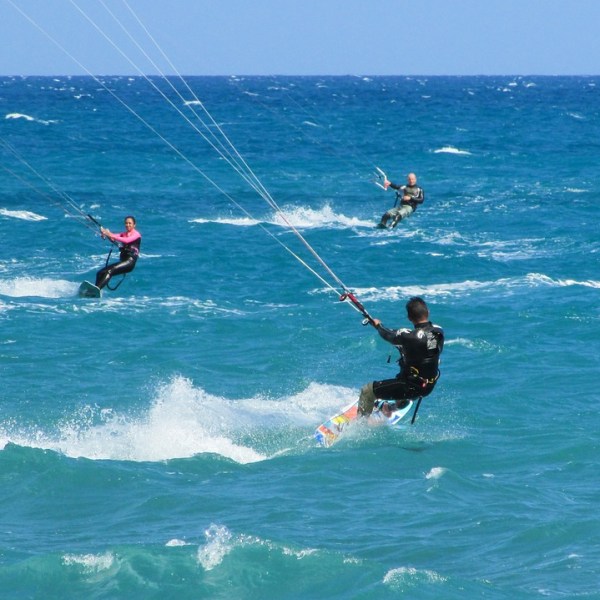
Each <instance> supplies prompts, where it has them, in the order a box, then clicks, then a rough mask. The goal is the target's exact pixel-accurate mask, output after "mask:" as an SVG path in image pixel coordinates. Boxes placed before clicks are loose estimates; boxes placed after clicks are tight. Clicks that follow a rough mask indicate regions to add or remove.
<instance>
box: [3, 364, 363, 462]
mask: <svg viewBox="0 0 600 600" xmlns="http://www.w3.org/2000/svg"><path fill="white" fill-rule="evenodd" d="M356 394H357V391H356V390H350V389H348V388H341V387H338V386H327V385H320V384H311V385H309V386H308V388H307V389H305V390H304V391H303V392H301V393H299V394H297V395H294V396H292V397H285V398H279V399H268V398H265V397H263V396H258V397H253V398H240V399H234V400H231V399H227V398H223V397H216V396H213V395H211V394H208V393H207V392H205V391H204V390H203V389H202V388H196V387H195V386H194V385H193V384H192V382H191V381H190V380H188V379H186V378H184V377H180V376H176V377H173V378H172V380H171V381H169V382H167V383H165V384H163V385H160V386H159V387H158V389H157V390H156V395H155V397H154V398H153V400H152V401H151V404H150V406H149V408H148V410H147V411H143V412H141V413H140V414H137V415H129V414H121V413H118V412H117V411H114V410H112V409H110V408H103V409H96V408H93V407H89V406H86V407H83V408H82V409H81V411H80V412H79V413H78V414H74V415H72V416H71V417H69V418H67V419H66V420H65V421H64V422H63V423H61V424H59V425H58V430H59V433H58V434H50V433H48V434H44V433H43V432H42V433H40V432H36V433H35V434H30V433H29V432H28V431H21V430H19V429H18V427H17V428H14V427H4V428H0V442H2V445H3V446H5V445H6V444H8V443H15V444H18V445H20V446H25V447H33V448H41V449H49V450H54V451H56V452H60V453H61V454H64V455H66V456H70V457H73V458H78V457H85V458H89V459H92V460H130V461H163V460H169V459H179V458H189V457H192V456H196V455H199V454H211V455H218V456H221V457H223V458H226V459H229V460H232V461H234V462H237V463H240V464H247V463H253V462H259V461H263V460H268V459H269V458H272V457H274V456H278V455H280V454H281V453H282V452H284V451H285V450H286V448H287V447H288V444H289V443H290V438H289V435H288V434H287V432H288V431H290V429H297V428H299V427H300V428H303V429H304V430H306V429H309V430H310V431H311V433H312V429H313V427H316V426H317V425H318V424H319V423H321V422H322V421H323V420H325V418H326V417H328V416H331V414H333V413H334V412H336V411H337V410H338V409H339V407H340V406H343V405H345V404H347V403H348V402H349V400H350V399H354V398H355V397H356ZM2 429H4V430H3V431H2ZM267 431H269V432H272V433H273V436H272V437H273V439H274V440H275V441H274V442H273V441H267V442H265V443H263V444H262V445H263V446H265V447H261V441H260V440H261V438H263V437H264V434H265V432H267ZM257 433H259V434H260V435H258V436H257V435H256V434H257ZM298 435H299V436H300V437H303V436H304V435H305V433H302V434H296V433H294V434H293V436H295V437H294V439H293V440H292V443H294V444H297V443H298ZM267 446H268V447H267Z"/></svg>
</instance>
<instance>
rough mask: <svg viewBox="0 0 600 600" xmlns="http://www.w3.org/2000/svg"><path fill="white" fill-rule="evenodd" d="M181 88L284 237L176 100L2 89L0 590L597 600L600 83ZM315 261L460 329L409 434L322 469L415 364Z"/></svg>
mask: <svg viewBox="0 0 600 600" xmlns="http://www.w3.org/2000/svg"><path fill="white" fill-rule="evenodd" d="M186 81H187V83H188V84H189V86H190V88H191V89H192V90H193V92H194V94H195V95H196V97H197V98H198V99H200V100H201V101H202V103H203V106H204V107H205V108H206V109H207V111H208V112H209V114H210V115H211V117H212V118H213V119H214V123H212V122H210V123H209V125H208V126H209V129H210V130H212V131H214V132H215V133H216V134H218V135H220V132H224V133H225V134H226V135H227V137H228V139H229V140H230V141H231V142H232V143H233V145H234V146H235V148H236V149H237V151H239V154H240V155H241V156H242V157H243V159H244V160H245V161H246V163H247V165H248V166H249V167H251V169H252V171H253V173H254V174H255V175H256V176H257V177H258V179H259V181H260V182H261V183H262V184H263V185H264V187H265V188H266V190H268V192H269V194H270V195H271V197H272V198H273V199H274V201H275V202H276V203H277V205H278V206H279V207H280V209H281V210H280V211H277V210H276V209H274V208H273V206H272V205H270V204H269V203H268V202H266V201H265V199H264V198H263V197H261V196H259V195H258V194H257V193H256V192H255V191H254V190H253V189H252V187H251V186H250V185H249V184H248V183H246V181H244V180H243V179H242V178H241V177H240V175H239V174H238V173H237V172H236V170H235V169H234V168H233V167H232V165H231V164H230V162H229V161H228V160H225V159H224V158H223V157H222V156H220V155H219V153H218V152H217V151H216V150H215V148H213V147H211V146H210V145H209V144H208V143H207V142H206V140H205V139H204V138H203V137H202V136H201V135H199V134H198V132H197V131H196V130H194V129H193V128H192V127H191V126H190V123H189V122H188V121H187V120H186V119H185V118H183V117H182V115H181V114H180V113H179V112H178V110H181V111H183V112H184V113H185V114H186V115H187V114H188V113H191V111H190V107H193V106H195V107H196V108H199V106H200V105H199V103H198V102H197V101H195V100H193V97H194V96H193V95H192V94H191V93H190V90H187V88H185V86H183V84H182V83H181V82H180V81H178V80H177V79H173V80H172V83H173V84H174V85H175V86H176V87H177V88H178V89H180V90H181V93H182V96H183V98H184V99H189V102H188V101H182V99H181V98H179V97H176V96H175V95H174V94H173V93H172V91H171V90H170V88H169V86H168V85H167V82H165V81H164V80H161V79H160V78H155V79H152V80H151V81H148V80H146V79H144V78H142V77H101V78H98V79H94V78H93V77H71V78H67V77H46V78H43V77H26V78H20V77H4V78H0V117H1V121H0V153H1V156H2V163H1V164H2V167H3V168H2V169H1V170H0V239H1V240H2V249H1V250H0V323H1V329H0V373H1V381H2V387H1V391H0V449H1V450H0V482H1V484H2V492H1V494H0V596H1V597H2V598H9V599H13V598H15V599H23V598H33V599H38V598H40V599H41V598H44V599H47V598H52V599H54V598H57V599H58V598H60V599H71V598H73V599H79V598H89V599H105V598H106V599H119V598H127V599H130V598H161V599H163V598H176V599H187V598H190V599H199V598H211V599H212V598H215V599H218V598H223V599H225V598H227V599H230V598H234V599H244V600H246V599H248V600H254V599H263V598H276V599H281V600H288V599H320V598H337V599H340V600H345V599H360V600H367V599H377V600H379V599H384V600H385V599H388V598H416V599H428V598H431V599H441V598H443V599H459V598H460V599H463V598H489V599H504V598H507V599H521V598H523V599H526V598H600V521H599V519H598V512H597V511H598V509H599V507H600V491H599V489H598V464H599V461H600V454H599V452H600V415H599V414H598V413H599V411H598V401H599V400H600V394H599V392H598V388H597V384H596V379H597V377H598V368H599V363H600V340H599V334H600V310H599V303H598V295H599V293H600V276H599V275H598V264H599V258H600V256H599V253H600V242H599V238H598V222H599V221H598V219H599V217H600V211H599V208H598V205H599V202H600V162H599V156H600V78H595V77H568V78H567V77H508V76H507V77H350V76H348V77H254V78H250V77H212V78H211V77H190V78H186ZM152 83H153V84H154V85H155V86H156V87H158V88H159V89H161V90H164V93H165V96H166V97H167V98H170V99H171V101H172V102H173V105H171V104H170V102H168V101H167V100H166V98H165V96H162V95H160V94H159V93H158V92H157V90H156V89H155V88H154V87H153V86H152V85H151V84H152ZM174 106H175V107H176V108H177V109H178V110H176V109H175V108H174ZM203 118H205V119H206V115H204V116H203ZM175 149H176V150H175ZM377 166H378V167H380V168H381V169H383V170H384V171H385V172H386V173H387V174H388V177H389V178H390V179H391V180H392V181H395V182H398V183H404V181H405V179H406V175H407V174H408V173H409V172H411V171H414V172H415V173H416V174H417V176H418V182H419V184H420V185H421V186H422V187H423V188H424V189H425V193H426V200H425V203H424V204H423V205H422V206H421V207H419V209H418V210H417V211H416V213H415V214H414V215H413V216H411V217H410V218H409V219H407V220H405V221H403V222H402V223H400V224H399V225H398V227H397V228H396V229H395V230H389V231H381V230H378V229H376V228H375V224H376V223H377V221H378V220H379V218H380V216H381V215H382V213H383V212H384V211H385V210H386V209H388V208H390V207H391V206H392V205H393V203H394V194H393V192H392V191H387V192H384V191H383V190H382V189H380V188H379V187H377V186H376V185H375V184H374V173H375V167H377ZM87 214H91V215H92V216H94V218H96V219H97V220H98V221H99V222H101V223H102V224H103V225H105V226H107V227H109V228H110V229H111V230H112V231H115V232H117V231H123V230H124V227H123V220H124V217H125V216H126V215H134V216H135V217H136V219H137V225H138V229H139V231H140V232H141V233H142V236H143V241H142V253H141V257H140V259H139V261H138V264H137V267H136V269H135V270H134V271H133V272H132V273H131V274H129V275H127V276H126V277H125V278H124V279H123V280H122V282H121V284H120V285H119V287H118V288H117V289H116V290H115V291H109V290H106V291H105V293H104V294H103V297H102V298H101V299H99V300H90V299H82V298H79V297H78V295H77V290H78V286H79V284H80V283H81V282H82V281H83V280H85V279H88V280H92V281H93V280H94V274H95V272H96V271H97V270H98V269H100V268H101V267H102V266H104V264H105V261H106V258H107V254H108V252H109V250H110V247H111V246H110V244H109V243H108V242H107V241H105V240H102V239H101V238H100V237H99V235H97V228H95V226H94V225H93V224H92V223H91V222H90V221H88V222H87V224H86V221H85V218H84V217H85V215H87ZM282 216H283V217H284V218H282ZM298 234H300V235H301V236H302V237H303V239H304V240H305V241H306V244H304V243H302V242H301V240H300V237H299V235H298ZM309 248H312V249H313V250H314V251H315V252H316V253H317V255H318V257H320V258H321V259H322V261H323V262H324V263H325V264H326V265H327V266H328V267H329V268H330V269H331V272H332V273H334V274H335V275H336V276H337V277H338V278H339V280H340V281H342V282H343V283H344V285H345V286H347V287H348V288H349V289H351V290H352V291H353V292H354V293H355V294H356V295H357V297H358V298H359V299H360V300H361V302H362V303H363V304H364V305H365V308H366V309H367V310H368V311H369V313H370V314H371V315H373V316H374V317H377V318H380V319H381V320H382V321H383V323H384V324H385V325H386V326H388V327H406V326H408V325H409V323H408V321H406V316H405V315H406V313H405V310H404V305H405V303H406V301H407V300H408V298H410V297H411V296H413V295H420V296H422V297H423V298H424V299H425V300H426V301H427V302H428V304H429V306H430V309H431V317H432V320H433V321H434V322H436V323H438V324H440V325H441V326H443V327H444V329H445V332H446V346H445V349H444V354H443V362H442V366H441V370H442V377H441V379H440V380H439V382H438V385H437V387H436V389H435V391H434V393H433V394H432V395H431V396H429V397H428V398H426V399H425V400H424V401H423V404H422V406H421V408H420V411H419V415H418V418H417V420H416V423H415V424H414V425H413V426H409V425H407V426H406V427H405V429H403V430H401V431H392V430H390V429H388V428H372V427H365V426H357V427H355V428H354V429H353V430H351V431H350V432H349V433H348V435H347V436H346V437H344V438H343V439H342V440H341V441H340V442H339V443H338V444H337V445H335V446H334V447H332V448H330V449H324V448H321V447H319V446H317V444H316V442H315V440H314V437H313V432H314V429H315V427H316V426H317V425H319V424H320V423H321V422H322V421H324V420H325V419H326V418H328V417H329V416H331V414H333V413H335V412H336V411H337V410H338V409H339V408H341V407H342V406H343V405H345V404H347V403H348V402H350V401H352V400H353V399H354V398H356V397H357V395H358V393H359V390H360V388H361V386H362V385H363V384H364V383H366V382H368V381H371V380H373V379H383V378H387V377H392V376H394V375H395V373H396V371H397V365H396V364H395V362H394V361H395V360H396V358H397V357H396V356H395V354H394V352H395V350H394V349H393V348H392V347H391V346H389V345H388V344H386V343H385V342H384V341H383V340H382V339H381V338H379V336H378V335H377V333H376V332H375V331H374V330H373V329H372V328H371V327H363V326H362V324H361V321H362V317H361V315H360V314H359V313H358V312H356V311H354V310H352V307H351V306H350V305H349V304H348V303H346V302H340V300H339V297H338V294H337V293H336V291H335V289H337V288H338V286H337V285H336V283H335V282H333V284H332V285H333V288H335V289H332V288H331V287H329V286H328V285H326V283H324V281H323V280H322V279H321V278H320V277H318V276H316V274H315V273H318V274H320V275H321V277H323V278H324V279H325V281H326V282H328V283H330V284H331V277H330V276H329V274H328V273H327V272H326V271H324V270H323V268H322V266H323V265H322V264H321V263H319V262H318V261H315V260H314V259H315V257H314V255H313V254H312V253H311V252H310V251H309ZM292 252H293V254H292ZM112 258H114V254H113V257H112ZM300 259H301V260H302V261H304V262H301V261H300ZM309 267H310V268H309ZM311 269H313V270H314V271H315V272H313V271H311ZM117 280H120V278H116V279H115V280H113V283H116V282H117ZM390 353H391V355H392V358H391V362H389V363H388V362H387V360H388V355H390Z"/></svg>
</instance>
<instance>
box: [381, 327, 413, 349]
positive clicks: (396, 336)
mask: <svg viewBox="0 0 600 600" xmlns="http://www.w3.org/2000/svg"><path fill="white" fill-rule="evenodd" d="M409 331H410V330H409V329H388V328H387V327H384V326H383V325H381V324H380V325H379V326H378V327H377V333H379V335H380V336H381V337H382V338H383V339H384V340H385V341H386V342H389V343H390V344H393V345H394V346H399V345H401V344H402V333H403V332H409Z"/></svg>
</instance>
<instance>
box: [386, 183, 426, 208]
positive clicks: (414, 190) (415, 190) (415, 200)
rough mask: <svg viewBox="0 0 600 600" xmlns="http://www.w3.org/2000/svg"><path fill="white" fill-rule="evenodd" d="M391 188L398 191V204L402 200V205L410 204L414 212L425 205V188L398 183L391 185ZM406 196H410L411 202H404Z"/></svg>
mask: <svg viewBox="0 0 600 600" xmlns="http://www.w3.org/2000/svg"><path fill="white" fill-rule="evenodd" d="M390 187H391V188H392V189H394V190H396V196H397V197H396V203H398V200H400V205H402V204H405V205H406V204H408V205H409V206H411V207H412V209H413V211H414V210H417V206H418V205H419V204H423V202H424V201H425V192H424V191H423V188H420V187H419V186H418V185H398V184H397V183H390ZM404 196H410V200H404Z"/></svg>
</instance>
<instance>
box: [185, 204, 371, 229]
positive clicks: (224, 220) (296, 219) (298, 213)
mask: <svg viewBox="0 0 600 600" xmlns="http://www.w3.org/2000/svg"><path fill="white" fill-rule="evenodd" d="M190 222H191V223H221V224H223V225H234V226H237V227H252V226H256V225H260V224H261V223H268V224H271V225H278V226H281V227H289V226H292V227H296V228H298V229H318V228H323V227H324V228H328V229H347V228H352V227H368V228H371V229H372V228H373V222H372V221H365V220H363V219H358V218H357V217H348V216H346V215H344V214H343V213H337V212H335V211H334V210H333V209H332V208H331V207H330V206H329V205H328V204H326V205H324V206H323V207H321V208H317V209H313V208H308V207H302V206H300V207H298V206H286V207H283V208H282V211H281V213H278V212H274V213H272V214H271V215H270V216H268V217H267V218H266V219H265V220H263V221H261V220H258V219H254V218H252V217H248V216H239V217H233V216H232V217H219V218H217V219H206V218H196V219H191V220H190Z"/></svg>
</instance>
